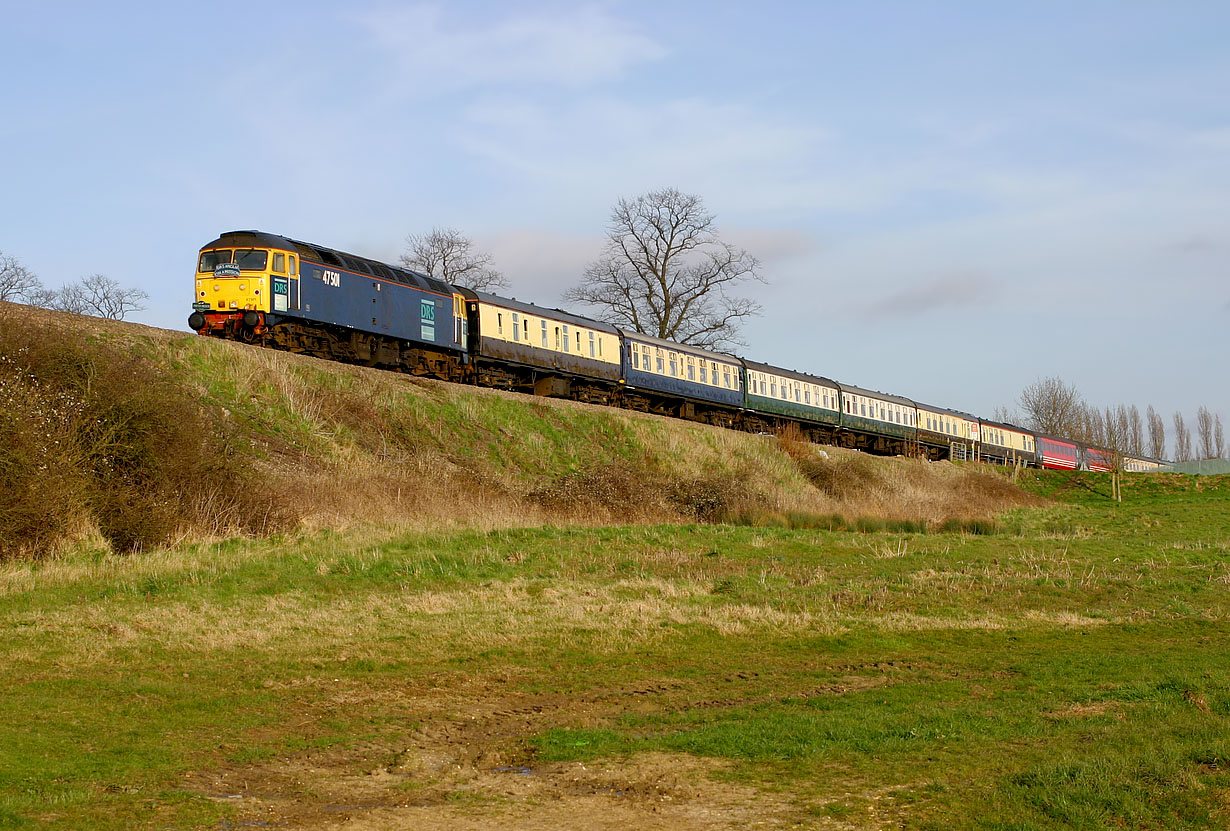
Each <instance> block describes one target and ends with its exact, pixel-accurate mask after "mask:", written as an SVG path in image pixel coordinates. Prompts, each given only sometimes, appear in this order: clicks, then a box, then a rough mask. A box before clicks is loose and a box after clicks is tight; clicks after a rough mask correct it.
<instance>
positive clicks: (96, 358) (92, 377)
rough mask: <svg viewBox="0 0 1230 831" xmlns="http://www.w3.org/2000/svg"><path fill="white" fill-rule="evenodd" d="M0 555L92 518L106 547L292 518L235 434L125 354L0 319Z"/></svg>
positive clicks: (266, 525) (65, 535) (52, 543)
mask: <svg viewBox="0 0 1230 831" xmlns="http://www.w3.org/2000/svg"><path fill="white" fill-rule="evenodd" d="M0 322H2V323H3V325H2V326H0V426H2V427H3V428H4V433H5V435H6V437H7V440H6V441H5V442H3V443H0V472H2V473H3V479H4V481H5V482H8V483H11V485H10V487H6V488H4V489H3V490H2V491H0V557H13V556H30V555H36V556H37V555H41V554H46V553H49V552H51V551H53V550H55V549H56V548H57V547H59V546H62V545H64V544H66V543H68V542H71V541H72V540H73V539H74V538H76V537H79V536H80V535H82V534H83V533H85V532H87V531H89V530H90V529H91V528H93V529H95V530H97V531H98V533H100V534H101V535H102V537H103V538H104V539H105V540H106V541H107V542H108V543H109V544H110V545H111V547H112V548H113V549H114V550H116V551H135V550H140V549H144V548H149V547H151V546H155V545H161V544H164V543H167V542H170V541H172V540H173V539H175V537H176V536H177V535H180V534H183V533H185V532H188V531H205V532H214V533H217V532H220V531H223V530H227V529H234V530H242V531H256V532H261V533H264V532H269V531H272V530H276V529H277V528H278V527H282V526H284V525H286V524H288V522H289V521H291V520H292V519H293V518H292V517H291V516H290V515H289V513H288V512H287V511H286V510H285V508H284V507H282V506H281V505H280V504H279V503H277V502H276V501H275V500H276V497H275V495H274V494H271V493H269V492H267V491H266V490H264V489H262V488H261V487H260V485H259V484H258V482H257V481H256V477H255V471H254V470H253V469H252V467H251V465H250V463H249V462H247V461H246V460H245V458H244V455H245V454H243V452H242V448H243V445H244V442H242V441H237V440H236V437H235V436H233V435H223V434H222V432H223V431H221V430H220V429H218V428H215V427H212V426H211V425H213V424H219V423H222V420H220V419H209V418H207V417H206V414H205V412H204V411H203V409H202V406H201V404H200V403H199V401H198V400H197V398H196V396H195V395H194V394H193V393H192V392H191V391H190V390H188V389H187V388H185V387H184V386H183V385H182V384H180V383H177V380H176V379H174V378H169V377H167V376H165V375H162V374H159V372H157V371H156V370H155V368H154V367H153V366H152V364H151V363H150V362H149V361H147V360H143V359H141V358H140V357H139V356H138V355H136V354H135V353H134V352H132V351H130V350H127V349H123V348H120V347H117V346H113V345H109V344H106V343H102V342H97V341H90V340H88V339H87V338H86V336H85V335H84V334H82V333H80V332H78V331H76V330H71V329H68V328H66V327H58V326H55V325H54V323H52V322H50V321H49V320H48V319H41V318H35V319H31V318H17V317H16V316H12V315H5V316H4V319H3V320H2V321H0Z"/></svg>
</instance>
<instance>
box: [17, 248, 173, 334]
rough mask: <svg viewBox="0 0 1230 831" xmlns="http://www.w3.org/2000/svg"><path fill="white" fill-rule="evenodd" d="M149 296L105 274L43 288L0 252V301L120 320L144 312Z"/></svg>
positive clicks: (27, 271)
mask: <svg viewBox="0 0 1230 831" xmlns="http://www.w3.org/2000/svg"><path fill="white" fill-rule="evenodd" d="M148 299H149V295H148V294H146V293H145V292H144V291H142V290H141V289H133V288H125V287H124V286H121V285H120V284H119V283H117V282H116V281H115V280H112V279H111V278H110V277H108V276H106V275H105V274H91V275H90V276H89V277H85V278H83V279H82V280H80V281H79V282H76V283H66V284H65V285H63V286H61V287H60V288H58V289H51V288H47V287H46V286H44V285H43V281H42V280H40V279H39V278H38V275H36V274H35V273H34V272H32V271H30V269H28V268H26V267H25V266H24V265H22V264H21V262H20V261H19V260H18V259H17V258H16V257H11V256H7V255H5V254H4V252H2V251H0V300H5V301H8V302H10V303H26V304H29V305H31V306H39V307H42V308H44V309H55V310H56V311H59V312H72V313H73V314H79V315H93V316H95V317H105V318H108V319H109V320H123V319H124V318H126V317H127V316H128V315H130V314H132V313H133V312H139V311H141V310H143V309H144V308H145V306H144V301H145V300H148Z"/></svg>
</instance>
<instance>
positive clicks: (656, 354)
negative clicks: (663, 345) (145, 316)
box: [654, 346, 666, 375]
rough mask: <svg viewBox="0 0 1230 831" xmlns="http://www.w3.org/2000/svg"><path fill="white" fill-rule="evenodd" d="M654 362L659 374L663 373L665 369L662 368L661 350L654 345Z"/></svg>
mask: <svg viewBox="0 0 1230 831" xmlns="http://www.w3.org/2000/svg"><path fill="white" fill-rule="evenodd" d="M654 363H655V365H656V366H657V367H658V372H659V374H662V375H665V374H666V370H664V369H663V368H662V350H661V349H659V348H658V347H656V346H655V347H654Z"/></svg>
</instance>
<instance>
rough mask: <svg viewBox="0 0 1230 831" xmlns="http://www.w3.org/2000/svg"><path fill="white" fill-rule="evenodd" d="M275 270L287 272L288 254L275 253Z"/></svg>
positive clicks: (282, 272)
mask: <svg viewBox="0 0 1230 831" xmlns="http://www.w3.org/2000/svg"><path fill="white" fill-rule="evenodd" d="M273 270H274V271H275V272H276V273H278V274H285V273H286V255H285V254H282V253H277V254H274V255H273Z"/></svg>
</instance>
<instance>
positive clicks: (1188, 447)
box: [1174, 410, 1192, 462]
mask: <svg viewBox="0 0 1230 831" xmlns="http://www.w3.org/2000/svg"><path fill="white" fill-rule="evenodd" d="M1174 460H1175V461H1176V462H1190V461H1191V460H1192V436H1191V433H1189V432H1187V425H1186V424H1185V423H1184V422H1183V413H1180V412H1178V411H1177V410H1176V411H1175V414H1174Z"/></svg>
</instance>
